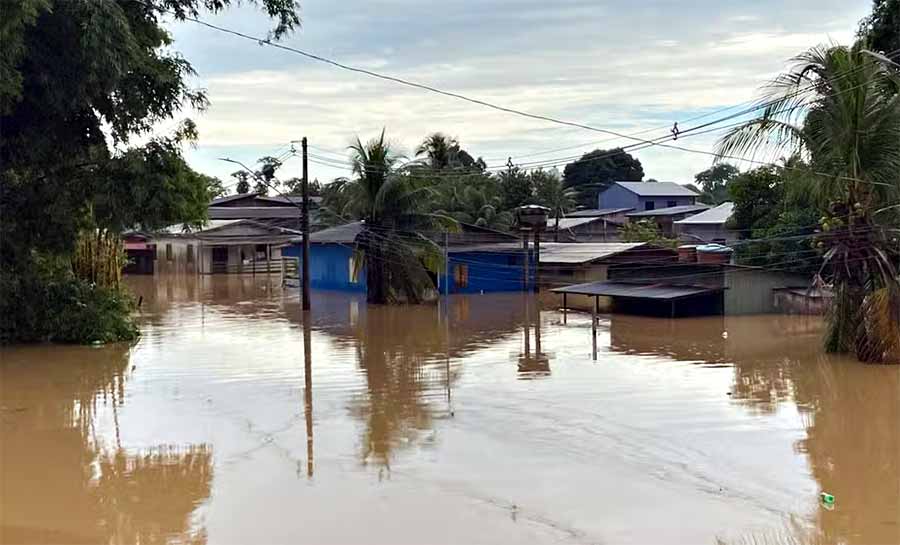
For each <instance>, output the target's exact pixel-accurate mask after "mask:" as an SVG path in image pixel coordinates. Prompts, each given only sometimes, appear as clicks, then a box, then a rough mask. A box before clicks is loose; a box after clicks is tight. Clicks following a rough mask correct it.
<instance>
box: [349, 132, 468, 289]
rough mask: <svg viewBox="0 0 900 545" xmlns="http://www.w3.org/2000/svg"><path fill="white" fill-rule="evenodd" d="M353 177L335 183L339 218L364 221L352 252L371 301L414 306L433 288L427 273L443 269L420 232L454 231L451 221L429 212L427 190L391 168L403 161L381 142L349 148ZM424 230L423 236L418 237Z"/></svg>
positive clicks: (382, 137) (435, 248)
mask: <svg viewBox="0 0 900 545" xmlns="http://www.w3.org/2000/svg"><path fill="white" fill-rule="evenodd" d="M348 149H349V150H350V152H351V157H350V161H351V163H352V165H353V167H352V168H353V174H354V177H353V178H352V179H350V180H344V181H341V182H339V183H340V184H341V186H340V191H341V192H343V194H344V195H343V199H340V200H342V201H343V202H344V205H343V210H341V214H342V215H343V216H344V217H345V218H346V217H353V218H357V219H361V220H363V221H364V225H365V227H364V229H363V231H362V233H361V234H360V236H359V237H358V239H357V250H358V252H359V254H360V256H361V257H362V258H363V259H361V260H357V263H360V262H364V263H365V266H366V286H367V291H368V300H369V302H370V303H377V304H384V303H397V302H404V301H405V302H411V303H419V302H421V301H423V300H424V299H425V298H427V296H428V292H429V291H430V290H431V289H432V288H433V287H434V284H433V282H432V281H431V278H430V277H429V275H428V269H430V270H432V271H434V272H437V271H438V270H439V268H440V266H441V265H442V263H443V261H442V256H441V252H440V248H439V247H438V246H437V245H436V244H435V243H434V242H433V241H432V240H431V239H430V238H428V237H427V236H425V233H428V232H429V231H433V230H438V229H453V227H454V222H452V220H449V219H448V218H444V217H442V216H439V215H436V214H432V213H431V212H430V211H429V210H428V204H429V202H430V201H431V198H432V189H431V188H430V187H429V186H428V185H426V184H425V183H423V182H422V181H420V180H418V179H416V178H415V177H412V176H408V175H405V174H402V173H400V172H398V171H397V169H396V167H397V165H398V163H399V161H400V160H401V159H402V157H401V156H399V155H398V154H397V153H395V152H394V150H393V148H392V146H391V143H390V142H389V141H388V140H387V139H386V138H385V134H384V130H382V131H381V135H380V136H379V137H378V138H374V139H372V140H370V141H369V142H367V143H365V144H363V143H362V142H361V141H360V140H359V138H357V139H356V142H355V143H353V144H352V145H351V146H350V147H349V148H348ZM423 232H424V233H423Z"/></svg>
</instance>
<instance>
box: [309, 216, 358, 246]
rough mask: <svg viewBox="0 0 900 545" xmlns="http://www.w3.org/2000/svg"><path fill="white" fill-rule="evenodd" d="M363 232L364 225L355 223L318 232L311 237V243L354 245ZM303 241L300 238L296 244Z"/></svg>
mask: <svg viewBox="0 0 900 545" xmlns="http://www.w3.org/2000/svg"><path fill="white" fill-rule="evenodd" d="M362 230H363V223H362V222H361V221H354V222H353V223H347V224H344V225H338V226H337V227H329V228H328V229H323V230H321V231H316V232H315V233H312V234H311V235H309V242H310V243H318V244H353V243H354V242H356V237H357V235H359V234H360V233H361V232H362ZM302 241H303V239H302V238H300V239H297V241H296V242H302Z"/></svg>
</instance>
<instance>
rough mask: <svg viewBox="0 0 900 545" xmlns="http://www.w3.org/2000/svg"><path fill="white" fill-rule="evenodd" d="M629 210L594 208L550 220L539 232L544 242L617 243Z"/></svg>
mask: <svg viewBox="0 0 900 545" xmlns="http://www.w3.org/2000/svg"><path fill="white" fill-rule="evenodd" d="M631 211H632V209H631V208H596V209H588V210H579V211H577V212H571V213H569V214H566V216H565V217H563V218H560V219H559V221H557V220H556V219H555V218H550V219H549V220H548V221H547V227H546V228H545V229H544V231H542V232H541V240H542V241H546V242H619V241H620V240H621V239H620V236H619V229H620V228H621V227H622V225H623V224H624V223H625V222H627V221H628V219H627V218H626V217H625V214H626V213H627V212H631Z"/></svg>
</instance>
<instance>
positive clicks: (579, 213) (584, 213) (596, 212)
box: [566, 208, 634, 218]
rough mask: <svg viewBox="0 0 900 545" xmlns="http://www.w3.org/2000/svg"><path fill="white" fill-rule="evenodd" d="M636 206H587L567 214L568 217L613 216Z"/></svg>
mask: <svg viewBox="0 0 900 545" xmlns="http://www.w3.org/2000/svg"><path fill="white" fill-rule="evenodd" d="M630 210H634V208H587V209H585V210H576V211H575V212H569V213H568V214H566V217H567V218H602V217H603V216H612V215H614V214H621V213H622V212H628V211H630Z"/></svg>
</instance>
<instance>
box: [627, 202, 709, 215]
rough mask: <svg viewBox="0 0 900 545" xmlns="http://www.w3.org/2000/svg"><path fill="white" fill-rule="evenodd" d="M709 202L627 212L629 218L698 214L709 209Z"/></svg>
mask: <svg viewBox="0 0 900 545" xmlns="http://www.w3.org/2000/svg"><path fill="white" fill-rule="evenodd" d="M708 209H709V205H707V204H684V205H681V206H669V207H666V208H657V209H655V210H642V211H640V212H631V213H630V214H625V215H626V216H627V217H629V218H651V217H656V216H677V215H679V214H697V213H699V212H703V211H704V210H708Z"/></svg>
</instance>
